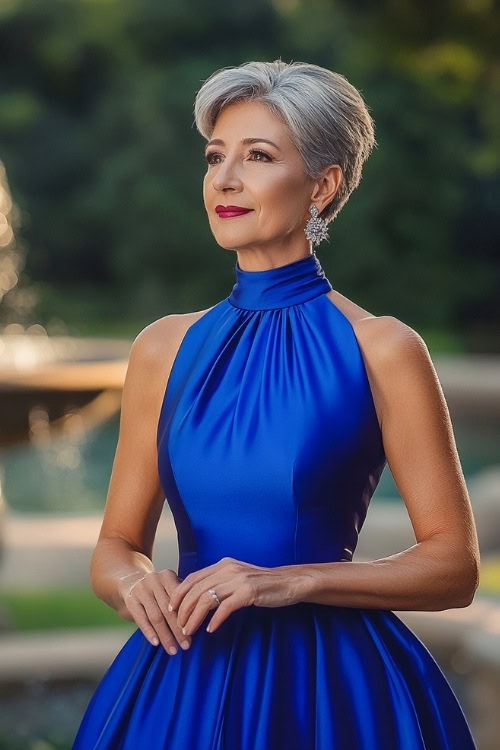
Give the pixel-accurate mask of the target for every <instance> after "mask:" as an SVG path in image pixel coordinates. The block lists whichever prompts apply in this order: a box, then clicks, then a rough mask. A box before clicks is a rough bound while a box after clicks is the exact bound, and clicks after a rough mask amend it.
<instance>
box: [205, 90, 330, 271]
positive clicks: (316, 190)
mask: <svg viewBox="0 0 500 750" xmlns="http://www.w3.org/2000/svg"><path fill="white" fill-rule="evenodd" d="M247 138H251V139H255V141H254V142H253V143H243V142H242V141H243V140H244V139H247ZM262 139H265V140H267V141H272V143H273V144H274V145H271V143H268V142H265V140H262ZM205 154H206V158H207V172H206V174H205V177H204V180H203V200H204V203H205V208H206V210H207V213H208V219H209V222H210V228H211V230H212V233H213V235H214V237H215V239H216V241H217V243H218V244H219V245H220V246H221V247H224V248H228V249H235V250H237V251H238V261H240V259H241V258H242V257H244V262H243V263H240V265H241V267H242V268H245V269H247V270H252V267H255V269H258V268H259V267H261V266H263V265H268V262H269V261H271V263H273V264H275V265H280V264H283V263H286V262H288V261H287V260H286V259H293V258H298V257H302V256H303V255H305V254H306V253H307V252H309V250H310V243H309V241H308V240H307V238H306V236H305V234H304V227H305V224H306V221H307V219H308V218H310V216H311V214H310V213H309V208H310V206H311V204H312V203H313V202H314V203H316V205H317V206H318V210H319V211H320V212H321V211H322V209H323V208H324V207H325V205H327V203H329V202H330V200H331V199H332V198H333V195H334V194H335V191H336V188H337V184H336V179H338V175H339V170H340V168H339V167H334V168H333V170H330V171H329V173H328V174H329V176H328V177H324V178H322V179H321V180H312V179H311V178H309V177H308V176H307V175H306V174H305V172H304V171H303V165H302V159H301V156H300V154H299V152H298V151H297V149H296V147H295V146H294V144H293V143H292V141H291V140H290V138H289V136H288V131H287V127H286V125H284V124H283V123H282V122H281V120H279V119H278V118H277V117H275V116H274V115H273V114H272V113H271V112H270V111H269V109H268V108H267V107H266V106H265V105H263V104H261V103H258V102H249V101H244V102H238V103H233V104H230V105H227V106H226V107H224V109H223V110H222V112H221V113H220V115H219V117H218V118H217V121H216V124H215V128H214V131H213V133H212V137H211V139H210V141H209V142H208V144H207V146H206V152H205ZM332 191H333V192H332ZM221 206H225V207H227V206H238V207H241V208H246V209H251V210H250V211H249V212H248V213H244V214H240V215H237V216H234V217H227V218H224V215H223V214H222V215H219V214H218V213H217V211H216V208H217V207H221Z"/></svg>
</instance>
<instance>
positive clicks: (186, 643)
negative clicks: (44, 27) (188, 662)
mask: <svg viewBox="0 0 500 750" xmlns="http://www.w3.org/2000/svg"><path fill="white" fill-rule="evenodd" d="M189 645H190V644H189V641H182V643H181V646H182V648H183V649H184V650H186V649H187V648H189Z"/></svg>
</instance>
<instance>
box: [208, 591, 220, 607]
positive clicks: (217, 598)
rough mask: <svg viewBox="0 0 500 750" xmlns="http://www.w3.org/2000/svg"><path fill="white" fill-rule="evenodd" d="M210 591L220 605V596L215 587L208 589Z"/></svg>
mask: <svg viewBox="0 0 500 750" xmlns="http://www.w3.org/2000/svg"><path fill="white" fill-rule="evenodd" d="M208 593H209V594H212V596H213V598H214V599H215V601H216V602H217V604H218V605H219V606H220V601H219V597H218V596H217V594H216V593H215V589H208Z"/></svg>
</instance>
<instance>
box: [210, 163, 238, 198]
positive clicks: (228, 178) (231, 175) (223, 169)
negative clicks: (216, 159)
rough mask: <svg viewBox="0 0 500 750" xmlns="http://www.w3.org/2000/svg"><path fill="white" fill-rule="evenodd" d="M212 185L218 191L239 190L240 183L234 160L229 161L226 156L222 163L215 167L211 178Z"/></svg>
mask: <svg viewBox="0 0 500 750" xmlns="http://www.w3.org/2000/svg"><path fill="white" fill-rule="evenodd" d="M212 185H213V187H214V188H215V190H218V191H222V190H226V189H227V188H230V189H233V190H241V187H242V183H241V178H240V176H239V169H238V164H237V161H236V159H230V158H229V157H227V156H226V158H225V159H224V161H223V162H222V163H221V164H219V165H217V167H216V169H215V171H214V175H213V178H212Z"/></svg>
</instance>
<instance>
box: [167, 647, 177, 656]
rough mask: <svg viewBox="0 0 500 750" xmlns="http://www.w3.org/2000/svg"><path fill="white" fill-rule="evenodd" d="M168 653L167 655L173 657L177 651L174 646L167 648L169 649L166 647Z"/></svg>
mask: <svg viewBox="0 0 500 750" xmlns="http://www.w3.org/2000/svg"><path fill="white" fill-rule="evenodd" d="M168 653H169V654H172V656H173V655H174V654H176V653H177V649H176V648H175V646H169V647H168Z"/></svg>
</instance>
